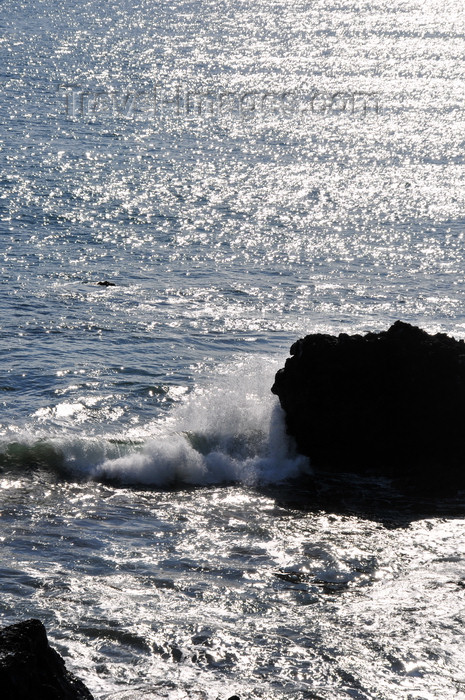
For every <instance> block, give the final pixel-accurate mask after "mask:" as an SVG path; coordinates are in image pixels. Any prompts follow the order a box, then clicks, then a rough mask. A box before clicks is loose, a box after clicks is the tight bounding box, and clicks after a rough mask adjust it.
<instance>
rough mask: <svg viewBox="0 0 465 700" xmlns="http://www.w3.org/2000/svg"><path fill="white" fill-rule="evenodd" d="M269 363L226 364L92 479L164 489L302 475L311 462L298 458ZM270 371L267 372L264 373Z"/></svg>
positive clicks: (98, 466) (107, 460) (99, 466)
mask: <svg viewBox="0 0 465 700" xmlns="http://www.w3.org/2000/svg"><path fill="white" fill-rule="evenodd" d="M265 359H266V358H261V361H260V360H257V358H256V359H255V360H251V359H249V360H248V361H243V362H240V363H238V364H236V365H225V366H222V367H221V368H219V372H218V374H217V376H216V377H215V380H214V381H209V382H207V383H206V384H203V383H200V384H199V385H197V386H196V387H195V388H194V390H193V391H192V392H191V393H190V394H189V395H188V396H187V397H185V399H184V400H183V401H182V402H181V403H180V404H178V405H177V406H175V407H174V409H173V411H172V413H171V415H169V416H168V417H167V418H165V419H163V420H162V421H160V422H159V423H157V424H155V425H153V429H154V431H156V435H155V436H154V437H153V438H151V439H148V440H147V441H146V442H145V443H144V444H143V446H142V447H141V448H139V449H137V450H134V449H133V450H131V451H130V452H129V453H128V454H125V455H123V456H120V457H118V458H116V459H112V458H110V459H106V460H105V461H103V462H102V463H100V464H99V465H97V466H96V468H95V469H94V470H93V473H92V475H93V477H94V478H106V479H108V478H111V479H116V480H119V481H121V482H123V483H139V484H152V485H155V486H165V485H170V484H176V483H186V484H199V485H200V484H217V483H221V482H242V483H245V484H249V485H253V484H256V483H259V482H260V483H271V482H277V481H282V480H284V479H288V478H292V477H296V476H298V475H299V473H300V472H301V471H307V470H308V468H309V467H308V460H307V459H306V458H304V457H302V456H300V455H296V454H295V452H294V450H293V445H292V443H291V440H290V439H289V438H288V436H287V435H286V433H285V427H284V416H283V413H282V410H281V408H280V407H279V405H278V403H277V402H276V401H275V399H274V398H273V397H272V396H271V395H270V390H269V386H270V380H269V376H268V375H271V374H272V373H270V372H269V364H270V363H269V361H268V362H265V361H264V360H265ZM266 367H267V368H268V371H265V368H266Z"/></svg>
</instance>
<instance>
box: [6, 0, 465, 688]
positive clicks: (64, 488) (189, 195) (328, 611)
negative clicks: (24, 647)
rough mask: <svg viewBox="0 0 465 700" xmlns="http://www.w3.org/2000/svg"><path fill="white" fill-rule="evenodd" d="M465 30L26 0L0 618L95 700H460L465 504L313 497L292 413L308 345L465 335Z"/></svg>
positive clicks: (149, 2) (360, 489) (357, 16)
mask: <svg viewBox="0 0 465 700" xmlns="http://www.w3.org/2000/svg"><path fill="white" fill-rule="evenodd" d="M464 20H465V12H464V9H463V6H462V4H461V3H459V2H458V1H456V0H452V1H451V2H447V3H444V2H442V3H440V2H437V1H436V0H428V2H419V1H414V0H412V1H411V2H400V3H396V4H392V3H387V2H384V0H379V1H378V2H371V3H368V2H358V1H355V0H348V1H347V2H333V3H327V2H319V1H317V2H312V3H299V2H297V3H293V4H291V3H283V2H277V1H276V2H275V1H274V0H263V1H258V2H254V3H251V2H248V1H247V0H244V1H243V2H242V1H241V2H238V1H235V2H231V3H224V2H207V1H205V2H196V1H193V2H187V1H185V0H175V1H174V2H171V3H165V2H154V0H141V2H135V1H134V2H129V0H127V1H126V0H115V2H113V3H102V2H97V1H96V0H89V1H88V2H77V3H76V2H74V3H71V2H69V0H60V1H59V2H51V0H23V1H21V2H18V1H16V0H15V1H13V0H3V2H2V4H1V7H0V26H1V27H2V31H1V33H0V79H1V82H0V84H1V98H2V99H1V100H0V256H1V257H0V268H1V276H0V304H1V307H0V308H1V315H0V327H1V331H2V332H1V336H0V357H1V360H0V363H1V364H0V371H1V378H0V405H1V408H2V411H1V414H0V438H1V447H0V450H1V452H0V469H1V473H0V487H1V518H0V537H1V539H2V563H1V573H0V586H1V588H0V590H1V597H0V611H1V621H2V623H3V624H7V623H10V622H15V621H17V620H19V619H24V618H26V617H30V616H37V617H40V618H41V619H42V620H43V621H44V622H45V624H46V626H47V629H48V632H49V635H50V638H51V640H52V641H53V643H54V644H55V646H56V647H57V648H59V650H60V651H61V653H62V654H63V656H64V657H65V658H66V660H67V663H68V665H70V666H71V667H72V668H73V669H75V670H76V672H77V673H78V674H79V675H80V676H81V677H82V678H83V679H84V680H85V682H86V683H87V684H88V686H89V688H90V689H91V690H92V692H93V693H94V695H95V697H96V698H97V700H111V699H112V698H126V700H129V699H131V700H143V699H144V698H148V697H151V698H152V697H154V698H158V697H160V698H163V697H164V698H169V699H170V700H181V699H184V698H199V699H200V698H203V699H205V700H218V699H219V700H227V698H229V697H231V696H233V695H239V696H240V698H241V700H246V699H248V698H267V699H269V698H273V700H278V699H280V698H291V699H292V700H300V699H301V698H302V699H303V698H322V699H324V700H329V699H332V698H334V699H339V698H359V699H365V698H367V699H376V700H378V699H381V698H383V699H386V700H397V699H398V698H405V699H406V700H407V698H410V699H412V700H426V699H428V700H430V699H434V700H436V699H437V698H441V699H442V698H444V699H446V700H448V699H449V698H450V699H452V698H456V697H465V675H464V673H463V663H464V659H463V650H462V646H463V645H462V643H461V637H462V630H463V623H464V605H463V600H464V595H465V593H464V580H465V579H464V576H465V573H464V551H465V549H464V528H463V518H462V514H463V512H464V510H463V507H462V506H463V504H461V502H460V499H458V500H456V501H455V502H454V503H434V504H432V503H430V504H422V507H421V508H417V509H413V506H412V503H409V502H407V501H405V500H403V499H402V498H400V499H399V498H398V497H397V496H396V495H395V494H394V492H393V491H392V490H391V489H390V486H389V484H385V483H383V482H380V483H378V484H376V483H366V482H360V483H358V482H353V481H352V482H350V483H348V484H347V493H348V494H349V495H350V497H349V495H348V496H347V498H342V497H341V501H340V502H333V503H331V501H330V499H328V498H327V497H325V493H326V491H325V488H326V487H325V485H324V484H321V485H320V488H319V490H318V493H317V497H315V494H312V495H310V494H307V497H305V496H304V498H302V495H301V494H299V493H297V492H296V491H295V489H294V487H293V486H292V483H293V482H292V479H294V478H295V477H297V476H298V475H301V474H302V473H304V474H305V473H308V471H309V469H311V467H310V466H309V465H308V462H307V460H305V459H303V458H302V457H301V456H299V455H297V454H296V453H295V451H294V450H293V447H292V444H289V442H288V440H287V438H286V436H285V433H284V428H283V417H282V415H281V413H280V410H279V408H278V407H277V406H276V403H275V398H274V397H273V396H272V395H271V394H270V387H271V385H272V383H273V376H274V373H275V372H276V370H277V369H278V368H279V367H280V366H282V364H283V362H284V360H285V358H286V356H287V354H288V350H289V346H290V345H291V344H292V343H293V342H294V341H295V340H296V339H297V338H298V337H301V336H302V335H304V334H306V333H309V332H316V331H323V332H332V333H339V332H342V331H344V332H356V331H357V332H365V331H369V330H381V329H385V328H387V327H388V326H389V325H390V324H391V323H392V322H393V321H394V320H396V319H398V318H401V319H402V320H404V321H409V322H411V323H414V324H417V325H420V326H422V327H423V328H425V329H427V330H429V331H431V332H437V331H443V332H447V333H449V334H452V335H454V336H455V337H457V338H462V337H465V314H464V269H465V266H464V263H465V260H464V257H465V256H464V250H465V248H464V235H465V224H464V211H465V201H464V200H465V182H464V180H465V171H464V167H463V165H464V163H463V161H464V125H465V118H464V117H465V102H464V83H463V62H464V59H463V56H464V55H465V50H464V49H465V21H464ZM104 281H108V282H111V283H112V285H110V286H103V285H99V284H98V282H104ZM289 480H291V481H289ZM293 489H294V490H293ZM354 494H359V498H358V497H357V498H355V497H354ZM320 497H321V501H319V500H318V499H319V498H320ZM303 501H304V502H306V505H307V508H304V509H302V508H301V506H302V502H303Z"/></svg>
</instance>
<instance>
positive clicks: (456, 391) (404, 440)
mask: <svg viewBox="0 0 465 700" xmlns="http://www.w3.org/2000/svg"><path fill="white" fill-rule="evenodd" d="M291 355H292V357H290V358H289V359H287V360H286V364H285V367H284V369H281V370H279V371H278V373H277V374H276V378H275V383H274V385H273V387H272V389H271V391H272V392H273V393H274V394H276V395H277V396H278V397H279V400H280V403H281V406H282V408H283V409H284V411H285V414H286V424H287V430H288V432H289V434H291V435H292V436H294V438H295V440H296V443H297V448H298V450H299V451H300V452H301V453H302V454H304V455H307V456H309V457H310V459H311V461H312V465H313V466H314V467H315V468H317V469H322V470H324V471H330V472H354V473H357V474H369V475H383V476H388V477H393V478H395V479H398V480H399V482H400V483H403V484H405V485H409V486H413V487H414V488H420V489H422V490H427V491H430V492H433V491H434V492H437V493H440V492H441V491H442V492H451V491H454V490H457V489H460V488H465V343H464V341H463V340H455V339H454V338H450V337H449V336H447V335H445V334H443V333H438V334H436V335H429V334H428V333H426V331H423V330H421V329H420V328H417V327H415V326H411V325H410V324H408V323H403V322H402V321H396V323H394V325H392V326H391V328H389V330H387V331H383V332H381V333H367V334H366V335H365V336H361V335H353V336H349V335H347V334H345V333H341V334H340V335H339V336H337V337H336V336H331V335H323V334H320V333H317V334H314V335H308V336H306V337H305V338H303V339H301V340H298V341H297V342H296V343H294V344H293V345H292V347H291Z"/></svg>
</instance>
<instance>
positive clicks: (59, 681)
mask: <svg viewBox="0 0 465 700" xmlns="http://www.w3.org/2000/svg"><path fill="white" fill-rule="evenodd" d="M0 697H2V698H4V700H93V698H92V695H91V694H90V692H89V691H88V690H87V688H86V687H85V685H84V683H82V681H80V680H78V679H77V678H76V677H75V676H73V674H72V673H70V672H69V671H68V670H67V669H66V667H65V663H64V661H63V659H62V658H61V656H60V655H59V654H58V652H56V651H55V650H54V649H52V648H51V647H50V646H49V643H48V640H47V633H46V631H45V627H44V626H43V624H42V623H41V622H40V621H39V620H26V621H24V622H19V623H18V624H16V625H11V626H10V627H4V628H3V629H2V630H0Z"/></svg>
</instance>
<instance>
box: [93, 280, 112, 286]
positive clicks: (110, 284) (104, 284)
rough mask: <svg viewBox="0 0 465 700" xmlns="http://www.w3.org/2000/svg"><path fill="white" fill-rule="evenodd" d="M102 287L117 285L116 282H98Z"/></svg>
mask: <svg viewBox="0 0 465 700" xmlns="http://www.w3.org/2000/svg"><path fill="white" fill-rule="evenodd" d="M97 284H98V285H100V287H116V284H115V283H114V282H109V281H108V280H105V281H104V282H97Z"/></svg>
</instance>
